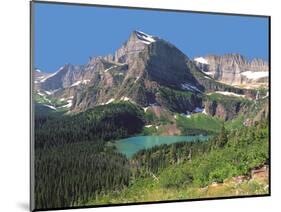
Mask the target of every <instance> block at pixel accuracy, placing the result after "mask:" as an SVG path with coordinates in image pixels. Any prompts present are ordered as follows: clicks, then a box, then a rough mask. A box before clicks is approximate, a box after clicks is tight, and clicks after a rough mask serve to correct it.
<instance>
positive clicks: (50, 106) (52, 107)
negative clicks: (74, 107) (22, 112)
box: [43, 104, 57, 110]
mask: <svg viewBox="0 0 281 212" xmlns="http://www.w3.org/2000/svg"><path fill="white" fill-rule="evenodd" d="M43 105H44V106H46V107H48V108H51V109H52V110H57V108H55V107H54V106H52V105H46V104H43Z"/></svg>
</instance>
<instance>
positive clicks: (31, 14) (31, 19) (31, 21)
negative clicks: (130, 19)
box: [29, 0, 272, 211]
mask: <svg viewBox="0 0 281 212" xmlns="http://www.w3.org/2000/svg"><path fill="white" fill-rule="evenodd" d="M34 3H40V4H52V5H70V6H84V7H100V8H115V9H132V10H148V11H162V12H165V11H166V12H179V13H196V14H209V15H226V16H243V17H255V18H267V19H268V66H269V67H268V68H269V79H268V80H269V81H268V92H269V96H268V97H269V99H268V100H269V103H268V106H269V125H268V130H269V134H268V135H269V140H268V142H269V148H268V151H269V152H268V153H269V161H268V163H269V178H268V180H269V182H268V184H269V188H268V194H261V195H243V196H242V195H239V196H224V197H208V198H196V199H183V200H163V201H146V202H134V203H113V204H101V205H89V206H73V207H60V208H35V202H34V196H35V191H34V189H35V187H34V183H35V179H34V177H35V174H34V158H35V152H34V148H33V147H34V105H33V70H34V64H33V62H34V7H33V4H34ZM29 33H30V34H29V55H30V60H29V69H30V70H29V76H30V84H29V95H30V98H29V100H30V101H29V113H30V118H29V122H30V124H29V126H30V129H29V133H30V142H29V149H30V158H29V165H30V170H29V171H30V172H29V173H30V178H29V179H30V182H29V183H30V194H29V198H30V200H29V203H30V206H29V207H30V211H52V210H69V209H87V208H104V207H116V206H133V205H147V204H161V203H162V204H163V203H178V202H197V201H206V200H225V199H244V198H256V197H270V196H271V176H272V173H271V169H272V167H271V16H270V15H254V14H241V13H227V12H207V11H193V10H178V9H164V8H148V7H134V6H122V5H102V4H91V3H73V2H71V3H70V2H57V1H42V0H31V1H30V2H29Z"/></svg>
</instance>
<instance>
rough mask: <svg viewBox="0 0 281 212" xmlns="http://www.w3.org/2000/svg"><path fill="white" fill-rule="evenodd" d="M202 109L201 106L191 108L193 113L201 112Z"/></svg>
mask: <svg viewBox="0 0 281 212" xmlns="http://www.w3.org/2000/svg"><path fill="white" fill-rule="evenodd" d="M203 111H204V109H203V108H200V107H196V108H195V109H194V110H193V112H194V113H202V112H203Z"/></svg>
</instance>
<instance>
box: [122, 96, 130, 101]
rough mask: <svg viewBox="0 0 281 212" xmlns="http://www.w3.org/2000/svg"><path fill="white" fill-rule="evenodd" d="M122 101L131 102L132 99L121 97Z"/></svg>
mask: <svg viewBox="0 0 281 212" xmlns="http://www.w3.org/2000/svg"><path fill="white" fill-rule="evenodd" d="M121 100H122V101H129V100H130V98H129V97H126V96H122V97H121Z"/></svg>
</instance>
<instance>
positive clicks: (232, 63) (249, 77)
mask: <svg viewBox="0 0 281 212" xmlns="http://www.w3.org/2000/svg"><path fill="white" fill-rule="evenodd" d="M194 61H195V63H196V65H197V66H198V68H200V69H201V70H202V71H203V72H204V73H206V74H207V75H209V76H210V77H212V78H214V79H215V80H218V81H220V82H223V83H227V84H230V85H238V86H239V85H247V86H251V85H254V86H259V85H265V86H266V85H267V82H268V71H269V70H268V63H267V62H266V61H263V60H261V59H253V60H251V61H249V60H247V59H246V58H245V57H243V56H242V55H239V54H226V55H223V56H215V55H209V56H206V57H204V58H203V57H199V58H195V59H194Z"/></svg>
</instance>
